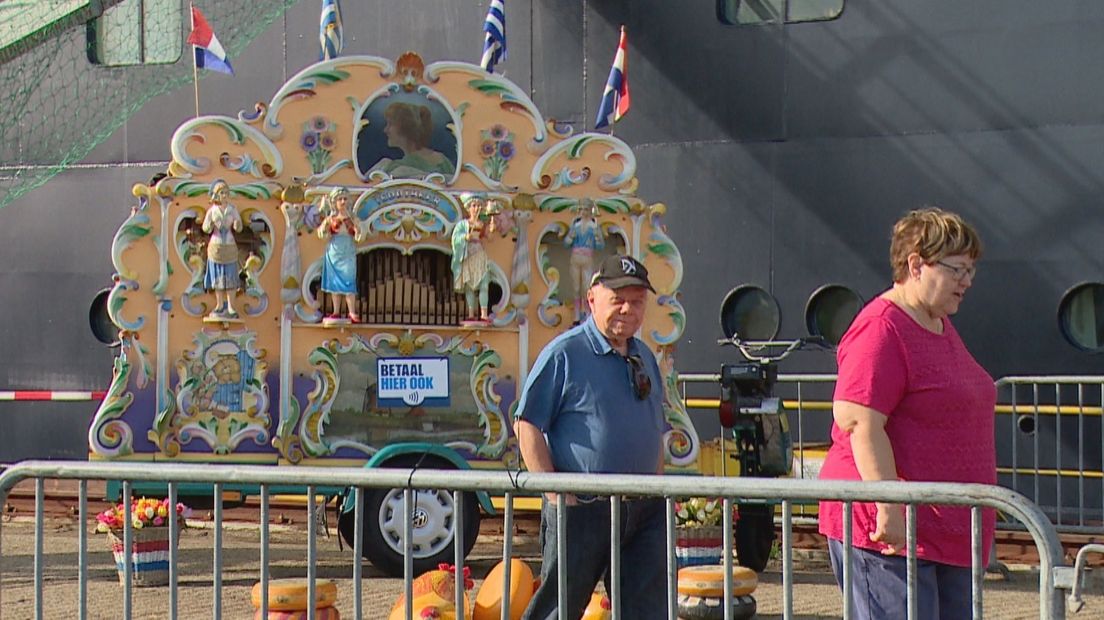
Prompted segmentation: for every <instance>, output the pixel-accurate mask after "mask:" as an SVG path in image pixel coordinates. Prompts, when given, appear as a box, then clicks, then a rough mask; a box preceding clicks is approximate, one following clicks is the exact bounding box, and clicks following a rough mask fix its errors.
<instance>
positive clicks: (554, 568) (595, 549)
mask: <svg viewBox="0 0 1104 620" xmlns="http://www.w3.org/2000/svg"><path fill="white" fill-rule="evenodd" d="M664 514H665V513H664V509H663V500H662V499H659V498H655V499H639V500H628V501H622V502H621V617H623V618H634V619H639V620H648V619H649V618H665V617H666V615H667V612H666V610H667V529H666V518H665V516H664ZM566 529H567V540H566V543H567V544H566V548H567V583H566V584H564V587H565V588H566V591H567V609H566V610H565V612H566V613H565V614H564V618H568V619H570V620H575V619H577V618H579V617H581V616H582V615H583V611H584V610H585V609H586V606H587V603H588V602H589V601H590V597H591V594H592V593H593V592H594V588H595V586H597V585H598V580H600V579H602V580H604V581H605V584H606V590H607V591H609V590H610V581H609V571H608V569H609V561H610V505H609V501H608V499H607V498H600V499H599V500H598V501H595V502H592V503H587V504H579V505H577V506H568V507H567V528H566ZM541 560H542V561H541V585H540V588H538V589H537V591H536V593H535V594H534V595H533V599H532V600H531V601H530V602H529V608H528V609H526V611H525V615H524V616H523V618H525V619H526V620H557V619H558V618H559V615H558V613H557V603H558V599H557V590H558V588H559V580H558V574H559V573H558V570H559V564H558V558H557V557H556V506H555V504H552V503H550V502H548V501H545V502H544V503H543V506H542V508H541Z"/></svg>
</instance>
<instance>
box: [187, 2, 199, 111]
mask: <svg viewBox="0 0 1104 620" xmlns="http://www.w3.org/2000/svg"><path fill="white" fill-rule="evenodd" d="M194 9H195V5H193V4H192V3H191V2H189V3H188V18H189V20H190V21H191V24H192V31H195V10H194ZM195 50H196V48H195V45H193V46H192V84H194V86H195V115H196V116H197V117H198V116H199V67H198V66H197V65H196V53H195Z"/></svg>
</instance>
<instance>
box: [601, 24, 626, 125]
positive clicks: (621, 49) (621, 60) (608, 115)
mask: <svg viewBox="0 0 1104 620" xmlns="http://www.w3.org/2000/svg"><path fill="white" fill-rule="evenodd" d="M628 46H629V43H628V37H627V36H626V35H625V27H624V26H621V40H620V41H618V43H617V54H616V55H615V56H614V57H613V67H612V68H610V74H609V79H607V80H606V90H605V91H604V92H603V93H602V105H600V106H598V118H597V119H596V120H595V121H594V128H595V129H601V128H602V127H605V126H607V125H609V124H610V123H616V122H617V121H619V120H621V117H622V116H624V115H625V114H627V113H628V112H629V65H628V49H627V48H628Z"/></svg>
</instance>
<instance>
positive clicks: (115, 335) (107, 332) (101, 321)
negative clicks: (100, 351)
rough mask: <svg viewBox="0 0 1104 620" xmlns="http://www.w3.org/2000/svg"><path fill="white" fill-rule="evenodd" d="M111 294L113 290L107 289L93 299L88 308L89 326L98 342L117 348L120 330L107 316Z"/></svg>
mask: <svg viewBox="0 0 1104 620" xmlns="http://www.w3.org/2000/svg"><path fill="white" fill-rule="evenodd" d="M110 294H111V289H109V288H105V289H104V290H102V291H100V292H99V293H96V296H95V297H93V298H92V303H91V305H89V307H88V326H89V327H90V328H91V329H92V335H93V336H95V337H96V340H99V341H100V342H102V343H104V344H106V345H108V346H111V347H117V346H119V328H118V327H116V326H115V324H114V323H112V322H111V317H110V316H108V314H107V298H108V296H109V295H110Z"/></svg>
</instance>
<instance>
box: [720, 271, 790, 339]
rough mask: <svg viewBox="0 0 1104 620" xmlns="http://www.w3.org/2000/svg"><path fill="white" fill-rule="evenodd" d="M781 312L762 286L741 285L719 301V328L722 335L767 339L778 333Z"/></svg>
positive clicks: (774, 300) (726, 336) (776, 302)
mask: <svg viewBox="0 0 1104 620" xmlns="http://www.w3.org/2000/svg"><path fill="white" fill-rule="evenodd" d="M780 325H781V312H780V311H779V309H778V301H777V300H776V299H775V298H774V296H773V295H771V294H770V293H768V292H767V291H766V290H764V289H763V288H762V287H759V286H756V285H754V284H741V285H740V286H737V287H736V288H734V289H732V290H731V291H729V292H728V294H727V295H725V298H724V301H722V302H721V331H722V332H724V335H725V338H732V336H733V335H736V336H738V337H739V338H740V339H741V340H771V339H773V338H774V337H775V336H777V335H778V328H779V326H780Z"/></svg>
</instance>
